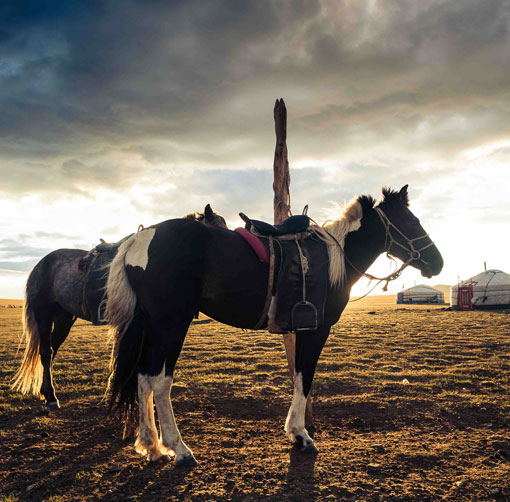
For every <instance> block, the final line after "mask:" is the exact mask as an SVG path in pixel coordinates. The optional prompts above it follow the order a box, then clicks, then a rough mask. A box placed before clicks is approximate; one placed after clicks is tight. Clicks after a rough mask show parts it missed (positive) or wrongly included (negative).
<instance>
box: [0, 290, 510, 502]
mask: <svg viewBox="0 0 510 502" xmlns="http://www.w3.org/2000/svg"><path fill="white" fill-rule="evenodd" d="M398 307H399V306H396V305H394V304H391V303H388V301H387V300H386V301H381V300H380V299H379V300H378V299H377V298H376V299H375V300H369V301H366V300H365V301H363V302H360V303H356V304H351V305H350V306H349V307H348V309H347V310H346V312H345V313H344V315H343V316H342V319H341V321H340V323H339V324H338V325H336V326H335V327H334V328H333V331H332V334H331V336H330V339H329V341H328V344H327V346H326V347H325V350H324V353H323V355H322V357H321V359H320V362H319V367H318V370H317V375H316V379H315V384H314V394H315V402H314V411H315V417H316V425H317V432H316V434H315V440H316V444H317V446H318V448H319V454H318V455H312V456H310V455H303V454H300V453H299V452H297V451H296V450H295V449H293V448H291V446H290V444H289V442H288V440H287V438H286V437H285V435H284V433H283V425H284V421H285V417H286V413H287V409H288V407H289V405H290V402H291V386H290V383H289V381H288V377H287V368H286V365H285V355H284V351H283V348H282V343H281V339H280V337H278V336H277V335H270V334H267V333H265V332H261V331H258V332H243V331H241V330H238V329H234V328H230V327H228V326H224V325H221V324H218V323H216V322H207V321H208V320H207V319H203V318H202V319H201V320H200V321H199V322H197V323H195V324H194V325H193V326H192V327H191V329H190V332H189V334H188V337H187V340H186V344H185V347H184V350H183V354H182V356H181V358H180V360H179V364H178V369H177V373H176V378H175V385H174V389H173V394H172V395H173V404H174V411H175V414H176V418H177V422H178V424H179V426H180V429H181V433H182V435H183V438H184V440H185V441H186V443H187V444H188V445H189V446H190V447H191V448H192V449H193V451H194V453H195V456H196V458H197V460H198V461H199V466H198V467H196V468H193V469H190V468H181V469H177V468H175V467H174V465H173V463H171V462H158V463H155V464H149V463H147V462H146V460H145V459H144V458H143V457H141V456H139V455H138V454H136V453H135V450H134V448H133V438H127V439H125V440H123V439H122V427H121V425H120V424H119V423H118V422H117V421H115V420H108V419H107V418H106V413H105V406H104V402H103V401H102V399H103V394H104V389H105V383H106V375H107V364H108V351H109V349H108V347H107V345H106V341H105V339H106V329H105V328H97V327H93V326H91V325H89V324H86V323H84V322H78V323H77V326H76V327H74V328H73V330H72V331H71V334H70V336H69V339H68V340H67V341H66V343H65V344H64V345H63V347H62V349H61V352H60V353H59V355H58V357H57V361H56V364H55V382H56V386H57V392H58V395H59V398H60V401H61V404H62V408H61V410H59V411H58V412H54V413H51V414H49V413H48V412H46V411H45V409H44V408H43V406H42V404H41V402H40V401H39V400H38V399H37V398H35V397H33V396H28V397H27V396H25V397H23V396H21V395H19V394H18V393H14V392H12V391H11V390H10V388H9V383H10V380H11V378H12V375H13V374H14V372H15V369H16V367H17V365H18V364H19V359H20V356H21V352H20V353H17V348H18V342H19V337H20V335H21V322H20V316H21V309H20V308H15V307H11V308H0V340H1V343H0V375H1V382H0V385H1V395H0V451H1V455H0V493H1V494H2V495H0V502H7V501H11V502H13V501H16V500H20V501H21V500H31V501H32V500H33V501H42V500H44V501H52V502H57V501H58V502H60V501H62V502H64V501H70V500H80V501H92V500H108V501H121V500H122V501H126V500H150V501H157V500H239V501H258V500H274V501H280V500H295V501H314V500H359V501H363V500H367V501H373V500H374V501H375V500H393V501H403V500H419V501H426V500H439V499H441V500H510V403H509V400H508V396H509V390H510V389H509V375H510V315H509V313H508V312H449V311H442V310H440V309H438V308H437V307H432V308H430V309H427V307H425V306H421V307H420V306H413V307H407V308H404V309H399V308H398Z"/></svg>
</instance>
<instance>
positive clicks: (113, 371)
mask: <svg viewBox="0 0 510 502" xmlns="http://www.w3.org/2000/svg"><path fill="white" fill-rule="evenodd" d="M136 237H137V234H135V235H133V236H132V237H130V238H129V239H127V240H126V241H125V242H124V243H123V244H122V245H121V246H120V248H119V250H118V252H117V254H116V256H115V258H114V259H113V261H112V263H111V265H110V271H109V273H108V281H107V283H106V294H107V298H108V300H107V303H106V311H105V319H106V321H107V323H108V324H109V325H110V333H109V335H110V340H111V342H112V345H113V347H112V354H111V359H110V377H109V379H108V390H107V392H108V394H109V396H108V405H109V406H108V408H109V410H110V412H113V411H118V412H119V414H120V416H121V418H122V419H124V420H125V421H126V423H129V422H131V420H133V419H134V413H135V410H136V401H137V389H138V372H137V366H138V363H139V360H140V356H141V353H142V349H143V340H144V335H143V332H144V326H145V320H144V317H143V314H142V311H141V309H140V308H139V307H138V308H137V300H136V294H135V292H134V290H133V288H132V287H131V284H130V283H129V278H128V276H127V273H126V267H125V260H126V254H127V253H128V251H129V249H130V248H131V246H132V245H133V244H134V242H135V240H136Z"/></svg>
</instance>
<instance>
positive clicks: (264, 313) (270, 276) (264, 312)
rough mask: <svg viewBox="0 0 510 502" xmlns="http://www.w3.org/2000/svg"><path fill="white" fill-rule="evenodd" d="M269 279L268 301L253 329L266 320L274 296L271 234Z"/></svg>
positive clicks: (270, 240)
mask: <svg viewBox="0 0 510 502" xmlns="http://www.w3.org/2000/svg"><path fill="white" fill-rule="evenodd" d="M268 238H269V279H268V281H267V293H266V303H265V304H264V310H263V311H262V315H261V316H260V319H259V321H258V322H257V324H255V327H254V328H253V329H255V330H256V329H260V328H261V327H262V326H263V325H264V323H265V322H266V317H267V313H268V312H269V306H270V305H271V298H272V296H273V285H274V243H273V237H272V236H269V237H268Z"/></svg>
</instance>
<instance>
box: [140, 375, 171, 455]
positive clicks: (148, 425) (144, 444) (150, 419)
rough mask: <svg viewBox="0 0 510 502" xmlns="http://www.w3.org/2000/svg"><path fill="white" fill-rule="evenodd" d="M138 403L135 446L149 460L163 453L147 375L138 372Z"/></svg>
mask: <svg viewBox="0 0 510 502" xmlns="http://www.w3.org/2000/svg"><path fill="white" fill-rule="evenodd" d="M138 404H139V412H138V414H139V419H140V426H139V428H138V437H137V438H136V443H135V448H136V451H137V452H138V453H141V454H142V455H147V459H148V460H149V461H151V462H153V461H155V460H158V458H160V457H162V456H163V455H164V454H163V453H161V450H160V447H159V439H158V431H157V429H156V424H155V422H154V402H153V400H152V388H151V385H150V382H149V376H148V375H142V374H140V373H139V374H138Z"/></svg>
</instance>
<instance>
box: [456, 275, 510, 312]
mask: <svg viewBox="0 0 510 502" xmlns="http://www.w3.org/2000/svg"><path fill="white" fill-rule="evenodd" d="M450 302H451V306H452V308H453V309H456V310H471V309H497V308H507V309H508V308H510V275H508V274H505V272H502V271H501V270H485V271H483V272H481V273H480V274H478V275H475V276H474V277H471V279H468V280H466V281H462V282H461V283H459V284H458V285H456V286H452V288H451V289H450Z"/></svg>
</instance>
